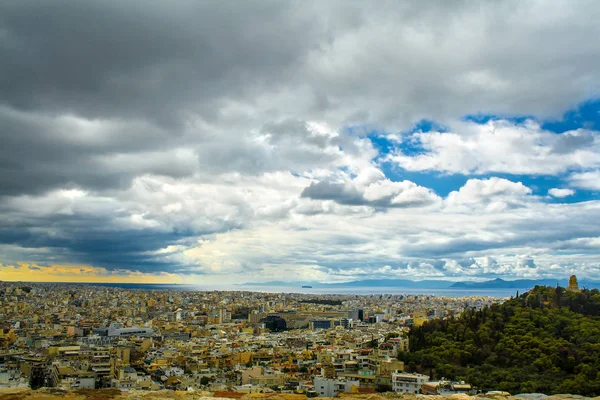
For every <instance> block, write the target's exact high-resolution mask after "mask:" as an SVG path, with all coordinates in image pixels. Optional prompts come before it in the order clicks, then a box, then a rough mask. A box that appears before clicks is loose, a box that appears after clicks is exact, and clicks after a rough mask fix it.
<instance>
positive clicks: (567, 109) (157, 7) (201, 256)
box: [0, 0, 600, 286]
mask: <svg viewBox="0 0 600 400" xmlns="http://www.w3.org/2000/svg"><path fill="white" fill-rule="evenodd" d="M599 20H600V2H597V1H594V0H589V1H579V0H572V1H571V0H568V1H567V0H564V1H561V0H544V1H541V0H539V1H535V0H527V1H523V0H516V1H504V0H500V1H470V0H469V1H467V0H464V1H461V0H456V1H431V2H418V1H399V0H398V1H385V0H382V1H377V2H365V1H354V0H350V1H348V0H339V1H337V0H329V1H294V0H290V1H269V0H260V1H253V0H251V1H243V2H241V1H233V0H225V1H195V0H194V1H191V0H190V1H187V0H178V1H174V2H148V1H141V0H129V1H120V0H118V1H116V0H115V1H113V0H106V1H102V2H98V1H80V0H69V1H65V0H56V1H53V2H39V1H29V0H19V1H3V2H1V3H0V60H2V61H0V143H1V145H0V280H23V281H77V282H84V281H97V282H114V281H120V282H154V283H173V282H176V283H195V284H205V285H215V286H218V285H220V284H223V283H228V284H232V283H243V282H265V281H285V282H299V281H311V282H344V281H352V280H363V279H386V278H389V279H413V280H421V279H448V280H486V279H495V278H498V277H500V278H504V279H517V278H541V277H544V278H546V277H557V278H564V279H566V277H567V276H568V275H570V274H577V276H578V277H586V278H591V279H600V224H599V221H600V68H598V66H599V65H600V44H599V42H598V40H597V38H598V37H600V24H598V21H599Z"/></svg>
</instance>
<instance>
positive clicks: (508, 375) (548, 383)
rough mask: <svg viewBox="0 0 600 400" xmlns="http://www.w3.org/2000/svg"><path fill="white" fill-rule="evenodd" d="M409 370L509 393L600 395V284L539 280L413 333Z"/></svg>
mask: <svg viewBox="0 0 600 400" xmlns="http://www.w3.org/2000/svg"><path fill="white" fill-rule="evenodd" d="M410 347H411V349H410V350H411V351H410V352H404V353H401V354H400V355H399V358H400V359H401V360H403V361H404V362H405V363H406V364H407V365H408V368H409V369H410V370H413V371H416V370H418V371H420V372H423V373H426V374H431V375H432V377H433V378H435V379H438V378H441V377H445V378H449V379H460V380H465V381H468V382H469V383H471V384H472V385H474V386H476V387H477V388H479V389H490V390H491V389H495V390H504V391H508V392H510V393H513V394H514V393H527V392H528V393H531V392H540V393H546V394H555V393H573V394H581V395H585V396H598V395H600V292H599V291H598V289H594V290H582V291H579V292H570V291H567V290H565V289H564V288H562V287H556V288H553V287H542V286H536V287H535V288H534V289H532V290H531V291H529V292H527V293H524V294H522V295H521V296H518V297H516V298H512V299H510V300H508V301H506V302H504V303H503V304H495V305H492V306H491V307H486V308H484V309H482V310H480V311H475V310H467V311H465V312H464V313H462V314H461V316H460V317H458V318H450V319H446V320H434V321H430V322H428V323H426V324H424V325H423V326H421V327H417V328H415V329H413V330H412V331H411V333H410Z"/></svg>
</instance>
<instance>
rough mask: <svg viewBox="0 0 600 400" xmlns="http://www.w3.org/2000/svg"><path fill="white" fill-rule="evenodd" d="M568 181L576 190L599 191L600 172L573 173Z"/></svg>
mask: <svg viewBox="0 0 600 400" xmlns="http://www.w3.org/2000/svg"><path fill="white" fill-rule="evenodd" d="M568 181H569V183H570V184H571V185H573V186H574V187H577V188H581V189H588V190H600V170H596V171H588V172H577V173H574V174H572V175H571V176H569V179H568Z"/></svg>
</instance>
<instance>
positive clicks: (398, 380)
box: [392, 372, 429, 394]
mask: <svg viewBox="0 0 600 400" xmlns="http://www.w3.org/2000/svg"><path fill="white" fill-rule="evenodd" d="M425 382H429V376H427V375H423V374H409V373H404V372H394V373H393V374H392V389H393V390H394V392H396V393H415V394H416V393H419V392H420V391H421V386H422V385H423V384H424V383H425Z"/></svg>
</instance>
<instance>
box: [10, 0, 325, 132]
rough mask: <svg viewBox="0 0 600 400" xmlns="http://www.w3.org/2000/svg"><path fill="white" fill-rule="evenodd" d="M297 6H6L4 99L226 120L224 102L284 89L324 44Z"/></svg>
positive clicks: (105, 112)
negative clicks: (220, 111) (295, 69)
mask: <svg viewBox="0 0 600 400" xmlns="http://www.w3.org/2000/svg"><path fill="white" fill-rule="evenodd" d="M293 8H294V6H293V5H292V3H282V2H274V1H268V2H261V3H253V4H251V3H248V2H221V3H213V2H203V1H200V2H195V1H179V2H177V3H173V4H171V3H162V2H156V3H148V2H144V1H136V0H134V1H127V2H121V1H105V2H93V1H56V2H52V3H44V2H42V3H40V2H36V1H18V2H4V3H3V4H2V5H0V59H2V60H3V62H2V63H1V64H0V77H1V78H0V92H1V93H2V94H3V95H2V102H4V103H5V104H6V105H9V106H11V107H14V108H19V109H26V110H31V109H46V110H52V111H56V112H74V113H76V114H79V115H83V116H86V117H92V118H93V117H110V118H114V117H117V116H120V117H132V116H134V117H138V116H143V117H144V118H153V119H157V120H159V121H163V122H167V121H168V122H175V121H176V122H180V121H179V118H181V116H182V115H183V114H184V113H185V112H186V111H189V110H190V108H192V107H193V108H194V112H198V113H200V114H201V115H203V116H204V117H205V118H208V119H214V118H218V115H217V109H216V107H217V105H218V103H219V101H221V100H223V99H225V98H227V97H230V96H233V97H235V98H238V97H239V96H240V95H242V96H243V95H249V94H250V93H249V92H251V88H252V87H253V86H256V85H258V86H261V85H264V84H266V83H267V82H268V84H270V85H273V84H276V83H277V82H278V79H281V78H282V77H283V76H284V75H285V70H286V68H288V67H290V66H293V64H294V62H295V61H297V58H298V56H299V55H301V54H302V53H303V52H305V51H306V50H307V47H310V46H311V45H314V41H313V40H311V36H312V35H313V31H312V28H311V26H312V25H311V24H310V21H309V20H307V19H302V18H296V19H294V20H290V19H289V18H287V17H284V16H285V15H286V14H287V13H288V12H290V11H293V10H290V9H293ZM297 15H300V14H299V13H298V14H297ZM283 20H285V21H286V23H282V21H283Z"/></svg>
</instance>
